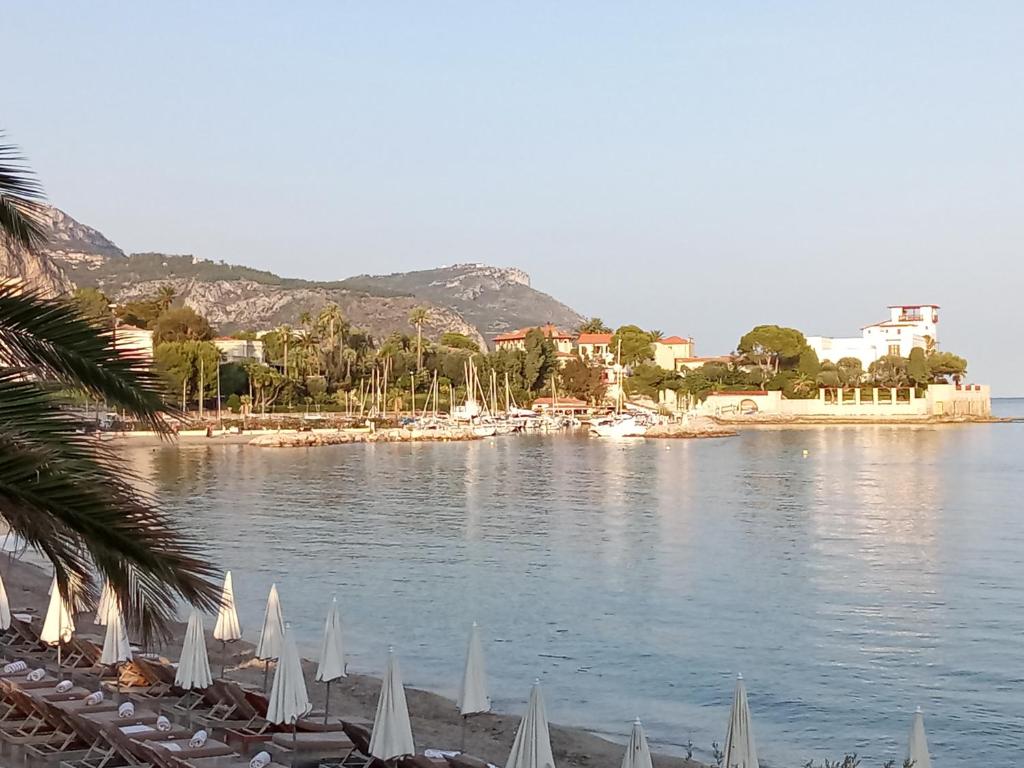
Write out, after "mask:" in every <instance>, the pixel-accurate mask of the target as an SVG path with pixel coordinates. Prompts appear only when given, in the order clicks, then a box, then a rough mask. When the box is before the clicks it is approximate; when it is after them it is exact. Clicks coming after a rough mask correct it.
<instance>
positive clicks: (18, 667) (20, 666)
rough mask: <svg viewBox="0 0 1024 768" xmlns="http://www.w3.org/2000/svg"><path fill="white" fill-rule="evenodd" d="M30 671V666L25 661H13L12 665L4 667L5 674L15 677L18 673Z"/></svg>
mask: <svg viewBox="0 0 1024 768" xmlns="http://www.w3.org/2000/svg"><path fill="white" fill-rule="evenodd" d="M26 669H28V664H26V663H25V662H24V661H12V662H11V663H10V664H5V665H4V674H5V675H13V674H15V673H17V672H24V671H25V670H26Z"/></svg>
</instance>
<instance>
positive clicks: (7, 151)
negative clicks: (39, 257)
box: [0, 132, 48, 248]
mask: <svg viewBox="0 0 1024 768" xmlns="http://www.w3.org/2000/svg"><path fill="white" fill-rule="evenodd" d="M45 201H46V195H45V193H44V192H43V186H42V185H41V184H40V183H39V180H38V179H36V177H35V174H34V173H33V172H32V170H31V169H30V168H29V167H28V166H27V165H26V164H25V158H24V157H22V156H21V153H20V152H19V151H18V148H17V147H15V146H14V145H12V144H7V143H5V142H4V134H3V132H0V234H5V235H7V236H8V237H10V238H11V239H13V240H14V241H15V242H17V243H19V244H20V245H23V246H25V247H26V248H34V247H36V246H39V245H42V244H43V243H45V242H46V240H47V237H48V235H47V231H46V223H45V220H44V217H43V214H44V212H45V210H46V206H45V205H44V203H45Z"/></svg>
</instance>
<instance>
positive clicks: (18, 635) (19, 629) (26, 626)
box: [4, 616, 50, 656]
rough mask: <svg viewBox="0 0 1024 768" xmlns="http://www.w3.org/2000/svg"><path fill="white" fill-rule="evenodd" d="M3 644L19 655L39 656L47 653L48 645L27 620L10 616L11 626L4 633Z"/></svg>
mask: <svg viewBox="0 0 1024 768" xmlns="http://www.w3.org/2000/svg"><path fill="white" fill-rule="evenodd" d="M4 637H5V638H6V639H5V641H4V645H5V646H7V648H8V649H9V650H10V651H11V652H12V653H15V654H17V655H19V656H21V655H26V654H28V655H30V656H39V655H40V654H44V653H47V652H48V651H49V650H50V647H49V646H48V645H47V644H46V643H44V642H43V641H42V640H40V639H39V633H38V632H36V631H35V629H34V628H33V627H32V625H31V624H30V623H29V622H27V621H22V620H21V619H17V618H14V617H13V616H12V617H11V626H10V627H9V628H8V630H7V632H6V633H5V634H4Z"/></svg>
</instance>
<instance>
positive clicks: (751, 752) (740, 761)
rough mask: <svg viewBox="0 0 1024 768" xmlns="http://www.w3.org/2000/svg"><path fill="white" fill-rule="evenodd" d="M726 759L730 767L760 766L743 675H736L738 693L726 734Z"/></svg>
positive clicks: (748, 767)
mask: <svg viewBox="0 0 1024 768" xmlns="http://www.w3.org/2000/svg"><path fill="white" fill-rule="evenodd" d="M724 753H725V759H724V760H723V765H728V766H729V768H759V766H758V762H757V747H756V746H755V745H754V731H753V728H751V724H750V707H749V705H748V704H747V688H746V686H745V685H744V684H743V675H737V676H736V695H735V696H734V697H733V701H732V711H731V712H730V713H729V730H728V731H727V732H726V734H725V749H724Z"/></svg>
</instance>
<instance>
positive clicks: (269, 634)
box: [254, 584, 284, 691]
mask: <svg viewBox="0 0 1024 768" xmlns="http://www.w3.org/2000/svg"><path fill="white" fill-rule="evenodd" d="M283 641H284V617H283V616H282V615H281V598H280V597H278V595H277V584H271V585H270V594H269V595H267V609H266V611H264V613H263V626H262V627H261V628H260V639H259V642H258V643H256V651H255V653H254V655H255V656H256V658H257V659H263V690H264V691H265V690H267V674H268V673H269V672H270V661H271V659H278V658H280V656H281V644H282V642H283Z"/></svg>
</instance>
